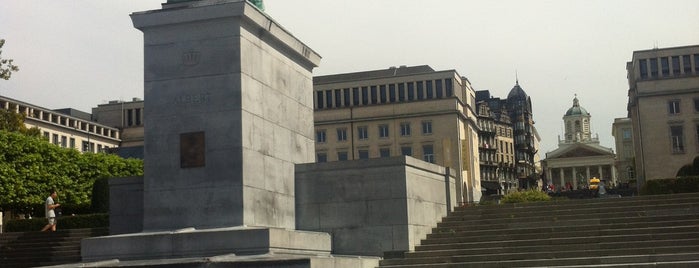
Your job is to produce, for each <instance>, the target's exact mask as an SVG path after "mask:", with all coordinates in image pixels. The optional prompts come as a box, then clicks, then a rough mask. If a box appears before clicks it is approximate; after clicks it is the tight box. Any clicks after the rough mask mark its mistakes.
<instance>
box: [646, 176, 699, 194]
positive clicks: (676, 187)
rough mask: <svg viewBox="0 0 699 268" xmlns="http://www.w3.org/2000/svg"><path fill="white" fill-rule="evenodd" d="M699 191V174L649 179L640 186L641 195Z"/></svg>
mask: <svg viewBox="0 0 699 268" xmlns="http://www.w3.org/2000/svg"><path fill="white" fill-rule="evenodd" d="M696 192H699V176H689V177H678V178H670V179H662V180H649V181H647V182H646V183H645V184H644V185H643V187H642V188H641V194H643V195H657V194H678V193H696Z"/></svg>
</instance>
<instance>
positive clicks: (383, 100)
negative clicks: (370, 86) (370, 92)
mask: <svg viewBox="0 0 699 268" xmlns="http://www.w3.org/2000/svg"><path fill="white" fill-rule="evenodd" d="M379 94H380V97H381V103H386V101H387V100H388V98H387V95H386V85H381V86H379Z"/></svg>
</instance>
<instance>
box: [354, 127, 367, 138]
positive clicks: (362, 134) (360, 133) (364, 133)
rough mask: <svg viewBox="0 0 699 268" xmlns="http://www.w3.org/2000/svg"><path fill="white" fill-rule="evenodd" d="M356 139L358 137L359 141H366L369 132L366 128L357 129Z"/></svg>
mask: <svg viewBox="0 0 699 268" xmlns="http://www.w3.org/2000/svg"><path fill="white" fill-rule="evenodd" d="M357 137H359V139H360V140H366V139H368V138H369V131H368V130H367V127H366V126H362V127H357Z"/></svg>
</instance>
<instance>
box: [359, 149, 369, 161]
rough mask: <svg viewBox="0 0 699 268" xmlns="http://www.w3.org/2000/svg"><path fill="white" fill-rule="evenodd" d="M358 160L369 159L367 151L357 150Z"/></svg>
mask: <svg viewBox="0 0 699 268" xmlns="http://www.w3.org/2000/svg"><path fill="white" fill-rule="evenodd" d="M359 159H369V150H367V149H360V150H359Z"/></svg>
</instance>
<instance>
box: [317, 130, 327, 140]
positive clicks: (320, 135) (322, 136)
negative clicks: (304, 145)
mask: <svg viewBox="0 0 699 268" xmlns="http://www.w3.org/2000/svg"><path fill="white" fill-rule="evenodd" d="M316 142H318V143H323V142H325V129H323V130H317V131H316Z"/></svg>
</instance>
